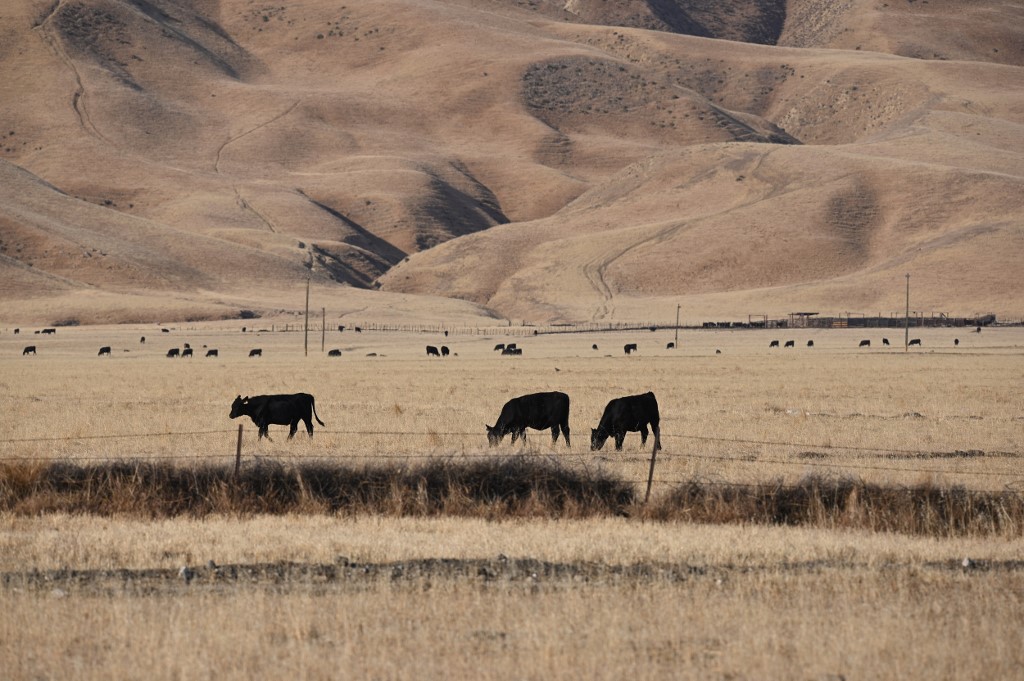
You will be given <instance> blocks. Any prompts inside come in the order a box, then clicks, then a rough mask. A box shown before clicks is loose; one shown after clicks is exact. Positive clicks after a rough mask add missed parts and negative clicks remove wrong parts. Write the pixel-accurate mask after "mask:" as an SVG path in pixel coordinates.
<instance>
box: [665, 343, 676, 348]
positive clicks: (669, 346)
mask: <svg viewBox="0 0 1024 681" xmlns="http://www.w3.org/2000/svg"><path fill="white" fill-rule="evenodd" d="M665 349H666V350H675V349H676V344H675V343H672V342H669V344H668V345H666V346H665Z"/></svg>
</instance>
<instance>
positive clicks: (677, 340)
mask: <svg viewBox="0 0 1024 681" xmlns="http://www.w3.org/2000/svg"><path fill="white" fill-rule="evenodd" d="M679 308H680V305H679V304H678V303H676V350H678V349H679Z"/></svg>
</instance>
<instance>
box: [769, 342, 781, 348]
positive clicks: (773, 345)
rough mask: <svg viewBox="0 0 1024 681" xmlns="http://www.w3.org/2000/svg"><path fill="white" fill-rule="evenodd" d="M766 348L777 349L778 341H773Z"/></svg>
mask: <svg viewBox="0 0 1024 681" xmlns="http://www.w3.org/2000/svg"><path fill="white" fill-rule="evenodd" d="M768 347H770V348H777V347H779V341H777V340H773V341H772V342H771V343H769V344H768Z"/></svg>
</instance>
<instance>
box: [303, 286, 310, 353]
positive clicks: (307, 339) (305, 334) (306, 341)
mask: <svg viewBox="0 0 1024 681" xmlns="http://www.w3.org/2000/svg"><path fill="white" fill-rule="evenodd" d="M305 326H306V328H305V333H304V334H303V336H305V339H304V343H305V349H306V357H309V277H306V325H305Z"/></svg>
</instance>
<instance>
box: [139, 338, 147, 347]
mask: <svg viewBox="0 0 1024 681" xmlns="http://www.w3.org/2000/svg"><path fill="white" fill-rule="evenodd" d="M139 343H141V344H142V345H145V344H146V337H145V336H143V337H142V338H140V339H139Z"/></svg>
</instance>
